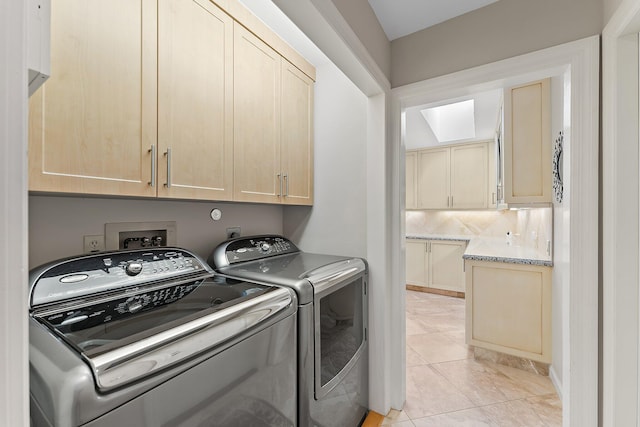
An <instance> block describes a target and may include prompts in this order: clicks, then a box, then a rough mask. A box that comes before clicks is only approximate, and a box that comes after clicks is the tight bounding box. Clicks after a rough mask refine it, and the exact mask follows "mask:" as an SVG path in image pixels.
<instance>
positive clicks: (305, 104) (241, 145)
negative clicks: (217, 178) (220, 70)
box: [234, 25, 313, 204]
mask: <svg viewBox="0 0 640 427" xmlns="http://www.w3.org/2000/svg"><path fill="white" fill-rule="evenodd" d="M234 43H235V48H234V96H235V108H234V166H235V177H234V179H235V185H234V199H235V200H243V201H250V202H267V203H285V204H312V202H313V140H312V134H311V129H312V118H311V112H312V105H313V81H312V80H311V79H310V78H309V77H307V76H306V75H305V74H303V73H301V72H299V71H298V70H297V69H295V67H293V66H291V65H290V64H289V63H288V62H287V61H286V60H285V59H283V58H282V57H281V56H280V55H279V54H278V53H277V52H276V51H275V50H273V49H271V47H269V46H268V45H267V44H266V43H264V42H263V41H262V40H260V39H258V38H257V37H256V36H255V35H253V34H252V33H250V32H249V31H247V30H246V29H245V28H243V27H242V26H240V25H236V26H235V38H234Z"/></svg>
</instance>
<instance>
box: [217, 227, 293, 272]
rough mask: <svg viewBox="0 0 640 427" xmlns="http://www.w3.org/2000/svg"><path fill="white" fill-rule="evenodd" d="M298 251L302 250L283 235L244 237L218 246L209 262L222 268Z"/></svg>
mask: <svg viewBox="0 0 640 427" xmlns="http://www.w3.org/2000/svg"><path fill="white" fill-rule="evenodd" d="M296 252H300V250H299V249H298V248H297V247H296V245H294V244H293V243H292V242H291V241H290V240H288V239H287V238H285V237H282V236H276V235H261V236H251V237H243V238H240V239H235V240H230V241H227V242H225V243H223V244H222V245H220V246H218V247H217V248H216V249H215V251H214V253H213V254H212V255H211V257H210V258H209V264H210V265H212V266H215V267H217V268H220V267H225V266H227V265H231V264H237V263H240V262H247V261H255V260H258V259H264V258H268V257H272V256H278V255H285V254H291V253H296Z"/></svg>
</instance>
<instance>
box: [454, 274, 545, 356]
mask: <svg viewBox="0 0 640 427" xmlns="http://www.w3.org/2000/svg"><path fill="white" fill-rule="evenodd" d="M466 290H467V292H466V340H467V344H471V345H474V346H478V347H483V348H487V349H490V350H494V351H499V352H502V353H506V354H512V355H515V356H519V357H524V358H527V359H532V360H536V361H539V362H544V363H550V362H551V267H544V266H534V265H520V264H508V263H498V262H486V261H467V262H466Z"/></svg>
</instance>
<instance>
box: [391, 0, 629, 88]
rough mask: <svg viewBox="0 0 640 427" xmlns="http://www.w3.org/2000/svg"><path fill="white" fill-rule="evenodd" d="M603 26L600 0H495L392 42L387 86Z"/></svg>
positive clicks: (536, 47) (539, 46)
mask: <svg viewBox="0 0 640 427" xmlns="http://www.w3.org/2000/svg"><path fill="white" fill-rule="evenodd" d="M608 1H619V0H608ZM602 28H603V3H602V0H560V1H558V0H535V1H531V0H503V1H498V2H495V3H493V4H491V5H489V6H486V7H484V8H481V9H478V10H475V11H473V12H469V13H467V14H465V15H462V16H459V17H457V18H454V19H451V20H449V21H445V22H443V23H441V24H438V25H435V26H433V27H431V28H427V29H425V30H422V31H418V32H416V33H413V34H410V35H408V36H405V37H401V38H399V39H396V40H394V41H392V42H391V86H392V87H397V86H403V85H406V84H409V83H414V82H418V81H422V80H426V79H429V78H432V77H436V76H440V75H445V74H449V73H452V72H455V71H460V70H465V69H468V68H472V67H475V66H478V65H482V64H488V63H491V62H495V61H498V60H501V59H506V58H510V57H514V56H517V55H521V54H524V53H529V52H533V51H536V50H540V49H543V48H547V47H551V46H556V45H559V44H562V43H566V42H569V41H573V40H578V39H581V38H584V37H588V36H592V35H595V34H600V32H601V31H602Z"/></svg>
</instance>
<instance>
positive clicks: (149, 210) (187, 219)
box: [29, 196, 282, 268]
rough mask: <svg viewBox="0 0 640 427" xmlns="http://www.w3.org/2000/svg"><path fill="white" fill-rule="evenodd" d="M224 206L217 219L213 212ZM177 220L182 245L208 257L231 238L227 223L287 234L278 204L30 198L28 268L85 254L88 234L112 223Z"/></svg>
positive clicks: (246, 231)
mask: <svg viewBox="0 0 640 427" xmlns="http://www.w3.org/2000/svg"><path fill="white" fill-rule="evenodd" d="M214 207H217V208H219V209H220V210H222V219H220V220H219V221H213V220H212V219H211V217H210V216H209V212H211V209H213V208H214ZM143 221H176V222H177V233H176V234H177V246H180V247H183V248H185V249H189V250H192V251H194V252H195V253H197V254H198V255H200V256H202V257H205V259H206V257H208V256H209V254H210V253H211V250H212V249H213V248H214V247H215V245H216V244H217V243H219V242H221V241H223V240H225V239H226V229H227V227H236V226H239V227H241V228H242V235H249V234H260V233H276V234H279V233H282V207H281V206H277V205H260V204H241V203H216V202H190V201H175V200H139V199H104V198H85V197H58V196H31V197H30V198H29V268H33V267H35V266H37V265H40V264H43V263H45V262H48V261H52V260H55V259H58V258H62V257H66V256H73V255H77V254H80V253H82V246H83V236H84V235H92V234H103V233H104V224H105V223H107V222H143Z"/></svg>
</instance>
